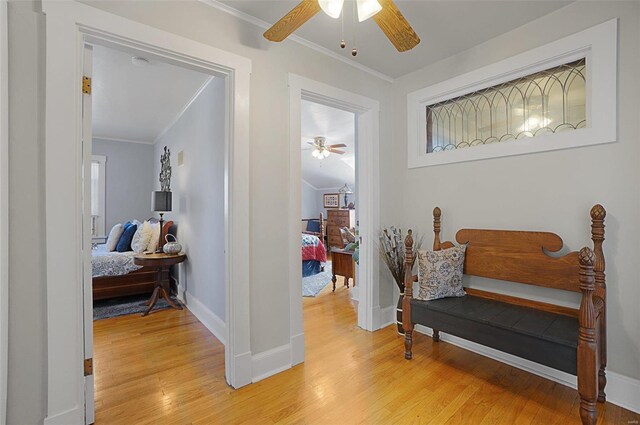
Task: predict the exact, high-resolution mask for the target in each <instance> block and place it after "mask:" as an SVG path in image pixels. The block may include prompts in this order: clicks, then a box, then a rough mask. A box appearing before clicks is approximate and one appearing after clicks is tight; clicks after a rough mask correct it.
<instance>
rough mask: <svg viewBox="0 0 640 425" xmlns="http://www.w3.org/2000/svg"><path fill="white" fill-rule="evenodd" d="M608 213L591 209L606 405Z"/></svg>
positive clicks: (600, 375) (600, 382)
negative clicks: (606, 226) (605, 230)
mask: <svg viewBox="0 0 640 425" xmlns="http://www.w3.org/2000/svg"><path fill="white" fill-rule="evenodd" d="M606 216H607V211H606V210H605V209H604V207H603V206H602V205H600V204H596V205H594V206H593V208H591V240H592V241H593V253H594V254H595V256H596V261H595V264H594V266H593V272H594V274H595V292H594V296H595V297H597V298H600V299H601V300H602V301H603V303H602V309H601V311H600V319H599V322H598V324H599V326H598V333H599V334H598V346H599V348H600V370H599V371H598V401H599V402H600V403H604V402H605V401H606V394H605V392H604V387H605V385H607V376H606V373H605V369H606V368H607V302H606V300H607V285H606V278H605V273H604V271H605V261H604V252H603V251H602V242H603V241H604V218H605V217H606Z"/></svg>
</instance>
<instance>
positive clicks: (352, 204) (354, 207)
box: [347, 202, 356, 210]
mask: <svg viewBox="0 0 640 425" xmlns="http://www.w3.org/2000/svg"><path fill="white" fill-rule="evenodd" d="M347 208H348V209H350V210H355V209H356V204H354V203H353V202H349V205H348V206H347Z"/></svg>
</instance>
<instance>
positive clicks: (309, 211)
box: [300, 180, 322, 218]
mask: <svg viewBox="0 0 640 425" xmlns="http://www.w3.org/2000/svg"><path fill="white" fill-rule="evenodd" d="M300 187H301V188H302V217H301V218H318V217H320V212H321V210H322V204H318V194H317V192H316V189H315V188H314V187H313V186H311V185H310V184H309V183H307V182H306V181H304V180H302V185H301V186H300Z"/></svg>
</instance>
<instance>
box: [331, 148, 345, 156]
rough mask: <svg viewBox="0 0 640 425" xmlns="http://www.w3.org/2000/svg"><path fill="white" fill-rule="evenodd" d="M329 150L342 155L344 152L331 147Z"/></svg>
mask: <svg viewBox="0 0 640 425" xmlns="http://www.w3.org/2000/svg"><path fill="white" fill-rule="evenodd" d="M329 152H331V153H337V154H338V155H342V154H343V153H344V151H339V150H337V149H329Z"/></svg>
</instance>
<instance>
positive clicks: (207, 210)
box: [154, 78, 226, 322]
mask: <svg viewBox="0 0 640 425" xmlns="http://www.w3.org/2000/svg"><path fill="white" fill-rule="evenodd" d="M225 119H226V118H225V81H224V79H222V78H214V79H213V80H211V82H210V83H209V84H208V85H207V87H205V89H204V90H203V91H202V92H201V93H200V95H199V96H198V97H197V98H196V99H195V100H194V101H193V103H192V104H191V105H190V106H189V108H188V109H187V110H186V111H185V112H184V114H183V115H182V116H181V117H180V119H179V120H178V121H177V122H176V123H175V124H174V125H173V126H171V128H170V129H169V130H168V131H167V132H166V133H165V134H164V135H163V136H162V137H161V138H160V139H158V140H157V141H156V144H155V155H154V156H155V157H156V158H158V160H157V161H156V162H155V164H156V165H155V172H154V175H156V176H157V175H159V173H160V155H162V153H163V150H164V147H165V146H167V147H168V148H169V149H170V150H171V191H172V192H173V211H171V212H170V213H167V214H165V220H173V221H175V223H176V225H177V237H178V240H179V241H180V243H181V244H182V246H183V249H184V251H185V253H186V254H187V257H188V260H187V262H186V263H185V264H184V269H183V270H184V273H180V279H181V281H180V286H181V287H183V288H185V289H186V291H187V293H188V294H189V295H190V296H191V297H193V298H195V299H196V300H197V301H198V302H200V303H201V304H203V305H204V306H205V307H206V308H207V309H208V310H210V311H211V312H212V313H213V314H215V315H216V316H218V318H219V319H220V320H221V321H223V322H224V319H225V283H224V275H225V269H224V267H225V264H224V190H225V186H224V185H225V182H224V162H225V146H224V145H225V143H224V139H225ZM180 151H182V152H183V158H184V163H183V165H178V153H179V152H180ZM154 190H160V183H159V182H158V183H157V184H156V185H155V187H154Z"/></svg>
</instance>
